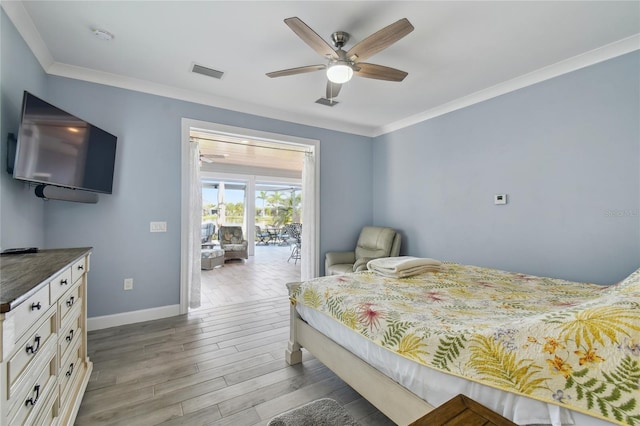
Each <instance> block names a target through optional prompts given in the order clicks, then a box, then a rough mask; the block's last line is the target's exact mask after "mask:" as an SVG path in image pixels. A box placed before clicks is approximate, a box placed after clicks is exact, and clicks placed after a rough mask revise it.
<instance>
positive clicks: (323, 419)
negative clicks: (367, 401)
mask: <svg viewBox="0 0 640 426" xmlns="http://www.w3.org/2000/svg"><path fill="white" fill-rule="evenodd" d="M267 426H360V423H358V422H357V421H356V420H355V419H354V418H353V417H351V415H350V414H349V413H348V412H347V410H345V409H344V408H343V407H342V406H341V405H340V404H339V403H338V402H337V401H335V400H333V399H330V398H323V399H318V400H316V401H313V402H310V403H308V404H306V405H303V406H301V407H298V408H296V409H293V410H291V411H287V412H285V413H282V414H280V415H278V416H276V417H274V418H273V419H271V421H269V423H267Z"/></svg>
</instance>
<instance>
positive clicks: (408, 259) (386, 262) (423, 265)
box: [367, 256, 441, 278]
mask: <svg viewBox="0 0 640 426" xmlns="http://www.w3.org/2000/svg"><path fill="white" fill-rule="evenodd" d="M440 265H441V262H440V261H439V260H435V259H430V258H428V257H414V256H399V257H381V258H378V259H373V260H370V261H369V262H368V263H367V269H369V270H370V271H372V272H375V273H378V274H380V275H384V276H386V277H395V278H404V277H410V276H412V275H417V274H422V273H425V272H433V271H439V270H440Z"/></svg>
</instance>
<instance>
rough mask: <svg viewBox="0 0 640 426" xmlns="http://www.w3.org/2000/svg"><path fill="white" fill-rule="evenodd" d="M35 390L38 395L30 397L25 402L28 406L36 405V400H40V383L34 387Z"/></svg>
mask: <svg viewBox="0 0 640 426" xmlns="http://www.w3.org/2000/svg"><path fill="white" fill-rule="evenodd" d="M33 391H34V392H35V393H36V397H35V398H29V399H27V400H26V401H25V402H24V405H26V406H27V407H28V406H30V405H36V402H38V398H40V385H35V386H34V387H33Z"/></svg>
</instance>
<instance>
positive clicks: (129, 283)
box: [124, 278, 133, 290]
mask: <svg viewBox="0 0 640 426" xmlns="http://www.w3.org/2000/svg"><path fill="white" fill-rule="evenodd" d="M124 289H125V290H133V278H125V279H124Z"/></svg>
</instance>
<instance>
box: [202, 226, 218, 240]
mask: <svg viewBox="0 0 640 426" xmlns="http://www.w3.org/2000/svg"><path fill="white" fill-rule="evenodd" d="M200 229H201V231H200V240H201V241H200V242H201V243H203V244H204V243H208V242H209V241H211V237H213V235H214V234H215V232H216V225H215V223H213V222H204V223H203V224H202V225H201V227H200Z"/></svg>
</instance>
